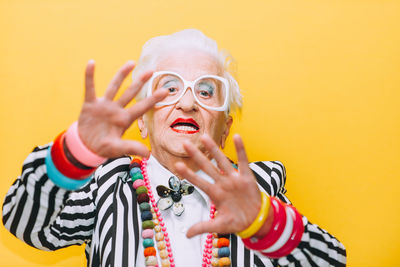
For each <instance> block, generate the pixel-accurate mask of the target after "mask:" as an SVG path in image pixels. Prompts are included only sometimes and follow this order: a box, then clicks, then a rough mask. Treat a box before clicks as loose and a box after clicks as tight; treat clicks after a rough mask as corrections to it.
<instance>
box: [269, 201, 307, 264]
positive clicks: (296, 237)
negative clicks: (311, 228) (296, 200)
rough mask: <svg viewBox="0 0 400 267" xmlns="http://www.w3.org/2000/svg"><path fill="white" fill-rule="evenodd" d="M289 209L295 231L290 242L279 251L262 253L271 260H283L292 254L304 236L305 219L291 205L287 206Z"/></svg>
mask: <svg viewBox="0 0 400 267" xmlns="http://www.w3.org/2000/svg"><path fill="white" fill-rule="evenodd" d="M286 208H287V209H290V211H291V212H290V213H291V215H292V217H293V224H294V227H293V231H292V234H291V235H290V238H289V240H288V241H287V242H286V243H285V244H284V245H283V246H282V247H281V248H280V249H278V250H277V251H274V252H271V253H262V254H263V255H265V256H267V257H269V258H273V259H276V258H281V257H284V256H287V255H289V254H290V252H292V250H293V249H295V248H296V247H297V246H298V245H299V243H300V241H301V237H302V236H303V233H304V225H303V219H302V217H301V215H300V213H299V212H298V211H297V210H296V209H295V208H294V207H293V206H291V205H287V207H286Z"/></svg>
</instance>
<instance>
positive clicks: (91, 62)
mask: <svg viewBox="0 0 400 267" xmlns="http://www.w3.org/2000/svg"><path fill="white" fill-rule="evenodd" d="M94 63H96V61H94V59H89V61H88V64H94Z"/></svg>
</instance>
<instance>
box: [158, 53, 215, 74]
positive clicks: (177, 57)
mask: <svg viewBox="0 0 400 267" xmlns="http://www.w3.org/2000/svg"><path fill="white" fill-rule="evenodd" d="M155 71H173V72H176V73H178V74H180V75H181V76H182V77H183V78H184V79H187V80H194V79H196V78H198V77H200V76H202V75H206V74H212V75H222V66H220V64H219V63H218V62H217V60H216V59H215V58H214V57H213V56H212V55H210V54H208V53H206V52H203V51H199V50H194V49H182V50H176V51H172V52H169V53H167V54H165V55H162V56H161V57H160V58H159V59H158V61H157V64H156V69H155Z"/></svg>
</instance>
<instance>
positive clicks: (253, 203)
mask: <svg viewBox="0 0 400 267" xmlns="http://www.w3.org/2000/svg"><path fill="white" fill-rule="evenodd" d="M233 140H234V144H235V148H236V153H237V158H238V167H239V170H236V169H235V168H234V167H233V166H232V163H231V162H230V161H229V160H228V159H227V157H226V156H225V155H224V153H223V152H222V151H221V150H220V149H219V147H218V146H217V145H216V144H215V142H214V141H213V140H212V139H211V138H210V137H209V136H208V135H204V136H202V137H201V141H202V143H203V145H204V147H205V149H206V153H208V154H209V155H210V156H211V157H212V158H214V159H215V160H216V162H217V165H218V167H216V166H215V165H214V164H213V163H212V162H211V161H210V160H209V159H208V158H207V157H206V156H205V155H204V154H203V153H202V152H201V151H200V150H199V149H198V148H197V147H196V146H195V145H193V144H192V143H190V142H185V143H184V148H185V150H186V152H187V153H188V155H189V156H190V157H191V158H192V159H193V161H194V162H195V163H196V165H197V166H198V167H199V168H200V169H202V170H203V171H204V172H205V173H206V174H208V175H209V176H210V177H211V178H212V179H214V184H212V183H209V182H207V181H206V180H204V179H203V178H201V177H200V176H198V175H197V174H196V173H195V172H194V171H193V170H191V169H190V168H188V167H187V166H186V165H185V164H184V163H182V162H178V163H176V165H175V167H176V171H177V172H178V175H180V176H181V177H184V178H186V179H187V180H188V181H189V182H191V183H193V184H194V185H196V186H197V187H199V188H200V189H201V190H203V191H204V192H205V193H206V194H207V195H208V196H209V197H210V200H211V201H212V203H214V205H215V207H216V209H217V211H218V213H217V215H216V217H215V219H213V220H210V221H204V222H199V223H196V224H195V225H193V226H192V227H191V228H190V229H189V230H188V232H187V237H193V236H195V235H198V234H202V233H213V232H216V233H237V232H240V231H242V230H244V229H246V228H247V227H248V226H250V224H251V223H252V222H253V221H254V220H255V218H256V217H257V214H258V212H259V210H260V207H261V194H260V190H259V189H258V185H257V182H256V179H255V177H254V175H253V173H252V171H251V170H250V168H249V165H248V164H249V162H248V160H247V155H246V151H245V149H244V145H243V141H242V139H241V138H240V136H239V135H235V136H234V137H233Z"/></svg>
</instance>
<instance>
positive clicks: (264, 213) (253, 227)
mask: <svg viewBox="0 0 400 267" xmlns="http://www.w3.org/2000/svg"><path fill="white" fill-rule="evenodd" d="M269 208H270V202H269V201H268V195H267V194H266V193H264V192H261V208H260V211H259V212H258V215H257V217H256V219H255V220H254V221H253V222H252V223H251V224H250V226H249V227H247V228H246V229H244V230H243V231H241V232H239V233H237V235H238V236H240V237H241V238H249V237H251V236H253V235H254V234H255V233H257V232H258V230H260V228H261V227H262V226H263V225H264V223H265V220H266V219H267V217H268V211H269Z"/></svg>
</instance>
